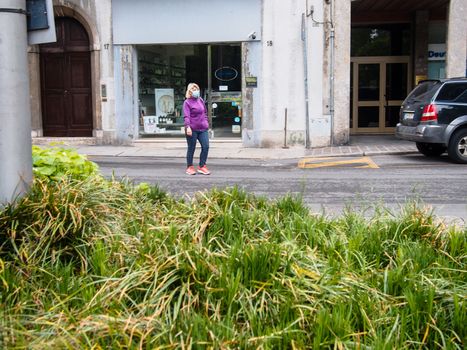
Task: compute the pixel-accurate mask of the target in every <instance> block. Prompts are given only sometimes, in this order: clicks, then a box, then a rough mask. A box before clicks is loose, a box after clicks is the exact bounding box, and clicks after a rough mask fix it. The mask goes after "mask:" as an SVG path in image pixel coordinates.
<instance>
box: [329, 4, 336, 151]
mask: <svg viewBox="0 0 467 350" xmlns="http://www.w3.org/2000/svg"><path fill="white" fill-rule="evenodd" d="M329 1H330V6H331V9H330V17H331V18H330V25H331V33H330V36H329V45H330V49H331V50H330V55H331V66H330V75H329V80H330V81H329V89H330V91H329V114H330V117H331V140H330V143H331V146H333V145H334V66H335V62H334V60H335V53H334V39H335V31H334V1H333V0H329Z"/></svg>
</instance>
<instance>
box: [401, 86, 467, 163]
mask: <svg viewBox="0 0 467 350" xmlns="http://www.w3.org/2000/svg"><path fill="white" fill-rule="evenodd" d="M396 137H398V138H400V139H404V140H409V141H415V142H416V143H417V149H418V150H419V151H420V153H423V154H424V155H426V156H428V157H433V156H439V155H441V154H443V153H444V152H446V151H447V152H448V155H449V157H450V158H451V159H452V160H453V161H455V162H457V163H467V79H466V78H455V79H445V80H424V81H422V82H420V84H418V85H417V86H416V87H415V89H414V90H413V91H412V92H411V93H410V94H409V96H407V98H406V99H405V101H404V103H403V104H402V107H401V111H400V123H399V124H397V127H396Z"/></svg>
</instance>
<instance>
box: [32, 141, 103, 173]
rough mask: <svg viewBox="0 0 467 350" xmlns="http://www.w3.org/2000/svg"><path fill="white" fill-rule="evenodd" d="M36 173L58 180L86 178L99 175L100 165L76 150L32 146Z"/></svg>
mask: <svg viewBox="0 0 467 350" xmlns="http://www.w3.org/2000/svg"><path fill="white" fill-rule="evenodd" d="M32 163H33V171H34V175H35V176H37V177H40V178H47V179H50V180H57V179H59V178H61V177H64V176H66V177H70V178H73V179H84V178H86V177H88V176H97V175H98V170H99V167H98V166H97V164H96V163H94V162H91V161H89V160H87V158H86V156H84V155H81V154H78V152H76V150H73V149H67V148H62V147H53V148H41V147H39V146H32Z"/></svg>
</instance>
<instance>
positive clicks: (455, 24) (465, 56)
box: [446, 0, 467, 78]
mask: <svg viewBox="0 0 467 350" xmlns="http://www.w3.org/2000/svg"><path fill="white" fill-rule="evenodd" d="M466 18H467V3H466V2H465V0H451V1H450V3H449V9H448V21H447V26H448V33H447V40H446V41H447V45H446V52H447V54H446V55H447V57H446V77H447V78H453V77H464V76H465V75H466V60H467V22H466V20H465V19H466Z"/></svg>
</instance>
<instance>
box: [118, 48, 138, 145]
mask: <svg viewBox="0 0 467 350" xmlns="http://www.w3.org/2000/svg"><path fill="white" fill-rule="evenodd" d="M113 49H114V59H115V63H116V64H115V67H114V76H115V117H116V121H115V127H116V140H115V141H116V143H118V144H129V143H131V142H132V141H133V140H134V139H135V138H137V137H138V101H137V98H136V96H137V95H138V91H137V89H138V81H137V73H136V72H137V70H138V69H137V67H138V66H137V62H138V56H137V51H136V48H135V47H134V46H132V45H114V46H113Z"/></svg>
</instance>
